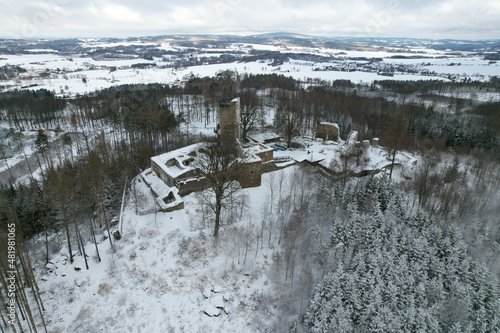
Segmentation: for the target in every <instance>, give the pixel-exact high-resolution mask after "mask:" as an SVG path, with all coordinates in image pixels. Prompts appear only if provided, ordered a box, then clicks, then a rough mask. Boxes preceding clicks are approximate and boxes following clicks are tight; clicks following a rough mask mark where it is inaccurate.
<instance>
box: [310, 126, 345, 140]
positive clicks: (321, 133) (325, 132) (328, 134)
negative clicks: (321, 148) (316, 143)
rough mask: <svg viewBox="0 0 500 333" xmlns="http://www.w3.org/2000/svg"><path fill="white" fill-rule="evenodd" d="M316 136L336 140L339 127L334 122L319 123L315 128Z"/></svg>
mask: <svg viewBox="0 0 500 333" xmlns="http://www.w3.org/2000/svg"><path fill="white" fill-rule="evenodd" d="M316 137H317V138H321V139H323V140H333V141H337V140H338V139H339V127H338V126H337V124H334V123H320V124H319V125H318V128H317V129H316Z"/></svg>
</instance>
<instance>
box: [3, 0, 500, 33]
mask: <svg viewBox="0 0 500 333" xmlns="http://www.w3.org/2000/svg"><path fill="white" fill-rule="evenodd" d="M0 4H1V8H2V11H1V13H0V38H1V37H4V38H5V37H9V38H10V37H14V38H67V37H129V36H146V35H159V34H179V33H236V34H252V33H262V32H275V31H288V32H296V33H304V34H311V35H318V36H359V37H366V36H368V37H390V36H393V37H422V38H455V39H461V38H463V39H500V0H411V1H408V0H329V1H327V0H182V1H169V0H142V1H136V0H100V1H97V0H85V1H83V0H0Z"/></svg>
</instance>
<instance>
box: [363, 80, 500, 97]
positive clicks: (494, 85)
mask: <svg viewBox="0 0 500 333" xmlns="http://www.w3.org/2000/svg"><path fill="white" fill-rule="evenodd" d="M377 86H379V87H381V88H382V89H383V90H388V91H392V92H397V93H400V94H429V93H436V92H437V93H441V92H446V91H450V90H453V89H457V88H462V87H475V88H478V89H480V90H481V89H500V83H499V82H498V81H497V80H496V78H495V77H492V78H491V80H490V81H489V82H481V81H469V80H468V81H467V82H445V81H441V80H419V81H403V80H375V81H373V82H372V84H371V89H376V87H377Z"/></svg>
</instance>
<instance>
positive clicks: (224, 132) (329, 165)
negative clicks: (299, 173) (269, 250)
mask: <svg viewBox="0 0 500 333" xmlns="http://www.w3.org/2000/svg"><path fill="white" fill-rule="evenodd" d="M239 104H240V99H239V98H238V97H237V98H234V99H223V100H221V101H220V102H219V109H218V111H219V112H218V116H219V123H218V125H217V127H216V129H215V132H216V134H217V136H218V137H217V140H218V144H220V145H223V147H224V150H225V151H229V152H230V153H231V154H233V155H234V156H235V161H234V164H233V166H232V172H231V178H232V179H233V180H236V181H238V182H239V184H240V186H241V187H242V188H248V187H258V186H260V185H261V177H262V174H263V173H266V172H271V171H274V170H277V169H279V168H283V167H286V166H289V165H291V164H294V163H306V164H314V165H316V166H317V167H319V168H320V170H322V171H324V172H325V174H328V175H329V176H330V177H334V178H339V177H344V178H345V177H354V176H356V177H360V176H365V175H368V174H373V173H378V172H383V171H384V170H387V169H388V167H389V166H391V165H397V166H398V167H403V168H402V169H403V176H405V175H404V172H405V168H407V167H409V168H412V167H413V166H414V165H415V163H416V160H415V158H413V157H412V156H409V155H408V154H405V153H398V154H397V158H396V159H395V160H394V161H392V158H391V156H390V153H389V151H387V150H386V149H385V148H383V147H380V146H379V144H378V143H379V140H378V139H377V138H374V139H372V142H370V141H369V140H363V141H362V142H360V141H358V134H357V132H355V131H353V132H351V133H349V134H348V135H347V138H346V140H345V141H342V140H341V139H340V133H339V128H338V126H337V124H335V123H327V122H322V123H320V124H318V127H317V131H316V138H299V140H302V141H304V142H303V144H304V147H303V149H289V150H286V149H285V148H282V145H279V144H273V143H272V142H275V141H276V140H279V136H276V135H272V133H264V134H261V135H255V136H250V137H251V138H252V137H254V138H255V137H259V138H260V139H261V141H260V140H256V141H259V142H254V143H242V142H241V140H240V105H239ZM269 138H272V139H269ZM268 139H269V140H270V141H269V140H268ZM306 140H307V141H306ZM264 143H266V144H269V146H268V145H265V144H264ZM207 144H208V143H207V142H201V143H196V144H193V145H190V146H186V147H183V148H180V149H176V150H173V151H170V152H167V153H164V154H161V155H157V156H153V157H151V168H149V169H147V170H145V171H144V172H142V173H141V174H140V178H139V182H141V183H144V184H145V185H147V188H149V190H147V189H145V190H147V191H150V192H152V194H153V196H154V200H155V203H154V205H150V207H149V208H147V209H143V210H142V211H139V210H138V213H139V214H141V213H142V214H147V213H150V212H152V211H163V212H169V211H173V210H177V209H182V208H184V201H183V199H182V197H183V196H185V195H188V194H190V193H193V192H198V191H202V190H204V189H205V188H207V187H208V186H209V183H208V180H207V179H206V177H205V175H204V174H203V172H202V171H201V170H200V169H199V168H197V167H196V162H195V161H196V157H197V156H198V154H200V153H201V152H202V150H203V148H204V147H205V146H206V145H207ZM306 147H307V148H306ZM410 164H411V165H413V166H411V165H410Z"/></svg>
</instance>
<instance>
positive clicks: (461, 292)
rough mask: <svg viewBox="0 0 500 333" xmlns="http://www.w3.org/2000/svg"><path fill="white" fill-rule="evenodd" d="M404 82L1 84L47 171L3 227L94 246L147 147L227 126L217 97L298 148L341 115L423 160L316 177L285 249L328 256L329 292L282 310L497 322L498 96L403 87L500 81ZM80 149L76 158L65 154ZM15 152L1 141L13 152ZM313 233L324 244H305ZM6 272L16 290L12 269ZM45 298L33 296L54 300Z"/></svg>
mask: <svg viewBox="0 0 500 333" xmlns="http://www.w3.org/2000/svg"><path fill="white" fill-rule="evenodd" d="M393 82H394V81H391V82H389V81H381V82H376V83H374V85H372V86H371V87H362V86H355V85H353V84H351V83H350V82H345V81H335V82H320V83H318V82H296V81H294V80H293V79H291V78H287V77H284V76H280V75H245V76H244V77H239V76H235V75H234V73H230V72H226V73H222V74H221V75H220V76H218V77H216V78H198V77H193V78H191V79H190V80H189V81H188V82H187V83H186V84H185V86H183V87H177V86H176V87H172V86H166V85H159V84H150V85H128V86H117V87H113V88H109V89H104V90H101V91H97V92H95V93H92V94H88V95H82V96H77V97H75V98H73V99H66V98H60V97H56V96H55V95H54V94H53V93H52V92H50V91H47V90H38V91H12V92H5V93H2V94H0V120H1V121H2V122H4V123H7V124H9V126H10V127H11V128H12V129H11V131H10V132H9V134H8V136H9V140H10V141H9V142H17V146H19V145H20V144H22V140H21V139H22V135H23V134H22V133H23V131H25V130H28V131H29V130H33V131H36V133H37V139H36V142H35V146H36V154H35V155H36V160H37V164H36V165H34V168H37V167H38V166H40V165H42V164H43V165H45V166H46V167H44V169H43V171H42V173H41V175H39V176H36V175H34V174H32V175H31V177H30V180H29V181H27V182H24V183H16V182H14V181H12V180H13V178H14V177H10V181H9V182H7V183H5V184H2V186H1V188H0V225H1V226H2V230H4V229H5V228H4V226H6V225H7V224H10V223H15V224H16V225H17V226H18V229H17V232H18V233H19V235H20V236H21V237H22V238H23V239H30V238H32V237H45V239H46V243H45V249H44V252H45V259H46V260H48V258H49V253H50V252H51V251H53V250H54V249H57V248H60V247H61V245H55V244H49V243H50V242H49V240H50V239H51V237H50V235H51V234H52V233H54V232H61V233H63V234H64V235H65V238H66V246H67V247H68V249H69V251H73V252H74V251H79V252H82V251H84V249H83V246H82V245H83V244H84V243H86V241H87V240H89V239H93V241H94V243H95V241H96V240H95V234H96V233H97V231H98V230H100V231H101V233H102V231H103V230H104V231H105V230H109V225H108V224H109V223H110V221H111V219H112V217H113V216H114V215H116V214H117V211H118V209H119V205H120V200H121V193H122V191H123V188H124V187H125V188H126V187H127V184H129V183H130V180H131V179H132V178H133V177H135V176H136V175H137V174H138V173H139V172H140V171H141V170H144V169H145V168H147V167H148V166H149V158H150V157H151V156H153V155H155V154H158V153H162V152H165V151H168V150H171V149H175V148H178V147H181V146H184V145H186V144H188V143H192V142H197V141H200V140H202V139H203V137H200V135H199V134H196V133H192V132H194V131H192V132H190V128H189V125H190V124H191V123H192V122H198V123H204V124H205V125H207V124H208V123H210V122H213V121H215V118H216V112H217V106H218V102H219V100H220V99H221V98H227V97H233V96H236V95H239V96H241V110H242V112H241V113H242V124H243V126H244V128H243V132H244V136H246V135H247V134H248V133H252V132H253V131H255V130H258V129H260V128H261V126H262V125H263V123H264V118H265V115H266V112H267V113H268V112H269V110H275V112H274V128H273V129H274V130H275V131H276V132H279V133H280V134H282V135H283V137H284V138H285V140H286V141H287V144H288V146H292V145H293V139H294V137H296V136H298V135H313V134H314V131H315V128H316V126H317V124H318V123H319V122H321V121H329V122H336V123H337V124H339V127H340V132H341V136H342V138H345V137H346V135H347V134H348V133H349V132H350V131H354V130H355V131H358V133H359V139H360V140H363V139H372V138H374V137H379V138H380V142H381V145H382V146H385V147H387V149H388V150H391V151H396V150H397V151H409V152H413V153H418V154H419V155H421V156H422V163H420V165H419V167H418V170H417V172H416V175H415V177H414V178H413V179H411V180H408V181H406V182H403V183H401V184H396V183H394V182H392V181H391V180H390V179H386V178H382V179H376V178H367V179H362V180H358V179H356V180H352V181H351V182H349V183H348V185H347V186H346V184H342V186H340V185H339V184H337V182H336V181H335V180H333V179H331V180H330V179H324V178H321V179H320V180H318V179H316V181H314V182H312V184H315V185H314V186H313V185H310V187H308V188H307V190H308V191H310V194H309V195H314V196H315V197H317V200H315V204H312V203H308V202H307V201H304V200H303V201H302V202H301V206H299V209H297V210H295V211H294V212H293V211H291V213H290V214H289V216H286V217H285V216H284V217H283V219H286V225H287V228H288V229H289V232H286V233H285V234H284V235H285V236H284V240H283V241H284V244H292V245H290V246H286V249H285V250H284V251H285V252H284V256H292V255H293V258H296V260H297V262H302V263H305V262H306V261H308V260H306V258H305V257H303V256H302V255H297V253H298V251H299V250H303V252H301V253H304V256H305V254H307V255H312V256H313V257H314V263H313V264H311V265H312V266H313V267H310V269H311V271H313V272H316V273H317V274H316V275H314V277H313V278H309V280H308V281H309V282H308V283H309V285H311V286H313V285H314V284H315V283H317V286H316V288H315V289H313V288H312V287H311V288H310V289H307V288H305V290H309V293H308V294H306V296H307V298H311V302H310V303H309V306H307V307H301V308H300V309H296V308H293V307H292V308H286V309H283V312H284V313H285V314H286V315H287V316H285V317H284V318H285V319H284V320H288V319H289V320H291V321H293V322H294V324H293V327H292V329H296V330H298V331H300V330H304V331H312V332H331V331H339V332H405V331H406V332H415V331H422V332H423V331H443V332H496V331H498V330H500V318H499V315H498V314H499V313H500V294H499V290H500V289H499V285H498V280H497V279H496V276H497V275H498V273H499V272H500V262H499V261H498V258H499V257H500V253H499V245H498V244H499V242H500V226H499V224H498V223H499V221H498V213H499V212H500V210H499V206H498V203H497V202H498V190H497V189H498V188H499V187H500V184H499V183H500V168H499V163H498V162H499V160H498V156H499V155H498V153H499V152H500V149H499V148H500V141H499V138H500V121H499V119H500V118H499V113H500V103H498V102H483V103H478V102H476V101H471V102H467V103H450V105H449V106H448V107H447V110H446V111H443V110H442V109H439V110H438V109H436V108H435V107H434V106H432V105H431V106H429V105H426V104H425V103H423V102H422V103H416V102H406V98H405V96H410V95H416V94H439V93H440V92H443V91H453V90H454V89H464V87H465V89H471V90H474V91H479V90H483V89H484V90H486V89H490V90H491V89H496V90H498V86H496V84H497V83H494V82H493V83H484V84H481V83H473V84H467V83H462V84H459V85H457V84H455V83H443V82H436V81H432V82H420V83H401V82H396V83H393ZM395 96H397V97H398V98H395ZM181 125H182V126H184V127H185V130H183V131H180V129H179V127H180V126H181ZM62 128H64V129H66V133H64V131H63V130H62ZM49 129H51V130H53V131H55V132H56V133H59V134H58V135H60V138H61V140H62V142H63V145H62V146H63V152H58V151H56V150H55V149H53V148H51V147H50V145H49V142H48V139H47V134H46V133H47V131H48V130H49ZM70 134H71V135H70ZM75 146H76V147H77V152H78V154H77V155H76V156H73V154H72V153H71V154H68V153H64V151H67V150H71V149H70V148H71V147H75ZM16 149H17V148H16V145H12V144H10V145H6V144H3V143H2V147H1V149H0V153H1V155H2V156H0V158H2V159H6V158H8V157H10V156H12V155H13V154H15V153H16ZM25 158H26V159H27V158H28V157H27V156H26V155H25ZM54 161H58V163H56V162H54ZM450 161H451V162H450ZM9 171H10V170H9ZM30 172H32V170H31V169H30ZM306 197H307V196H306ZM319 211H321V214H319V213H318V212H319ZM283 223H285V222H283ZM313 225H314V226H315V228H311V226H313ZM300 230H302V232H304V231H307V232H305V234H306V236H304V238H303V239H300V238H297V237H298V236H297V235H299V234H301V233H300V232H299V231H300ZM3 236H4V235H3ZM315 237H316V238H315ZM307 239H309V240H311V239H315V242H314V244H316V245H314V246H312V245H306V244H309V243H307V241H306V240H307ZM112 241H113V237H111V235H109V242H112ZM0 242H1V243H4V242H5V239H2V240H1V241H0ZM301 244H302V245H301ZM301 246H304V247H305V246H307V248H302V247H301ZM96 248H97V245H96ZM290 251H291V252H290ZM19 253H23V254H24V257H23V258H25V259H24V261H23V265H24V266H23V267H24V268H23V270H24V274H23V276H24V277H25V281H26V282H25V283H27V284H28V285H34V284H35V283H36V282H35V281H33V277H32V274H30V273H29V268H28V267H29V263H28V256H27V255H26V254H25V253H26V251H25V249H24V244H21V243H20V244H19ZM70 258H71V256H70ZM1 260H3V258H2V259H1ZM1 260H0V261H1ZM287 260H290V259H287ZM301 260H302V261H301ZM2 265H5V263H2ZM287 265H288V264H287ZM297 265H299V264H297ZM287 267H288V266H287ZM294 267H295V264H294ZM297 267H298V266H297ZM1 271H4V270H3V269H2V270H1ZM287 272H288V268H287ZM0 276H1V279H0V280H1V282H2V284H3V286H5V285H6V284H5V278H6V276H5V275H4V274H3V273H0ZM286 279H288V277H287V278H286ZM292 281H293V278H292ZM19 283H20V284H21V283H22V282H21V281H20V282H19ZM292 283H293V282H292ZM295 288H297V287H295ZM32 289H33V290H35V289H36V287H33V288H32ZM19 290H23V289H22V288H21V289H19ZM291 290H292V292H291V295H293V294H294V292H298V291H294V290H295V289H293V287H291ZM0 295H2V293H1V292H0ZM34 297H35V300H36V303H32V304H38V305H39V308H40V309H41V308H42V307H43V305H42V304H41V301H38V299H39V297H38V296H36V293H35V296H34ZM301 297H304V294H302V296H301ZM19 299H27V296H26V295H20V298H19ZM23 309H25V312H26V318H28V319H27V320H29V317H30V315H29V313H30V311H35V310H34V309H30V307H29V306H28V305H27V303H26V305H24V307H23ZM37 311H38V310H37ZM297 314H299V316H295V317H294V315H297ZM2 318H4V317H3V315H2ZM294 318H295V319H294ZM0 325H1V323H0Z"/></svg>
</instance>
